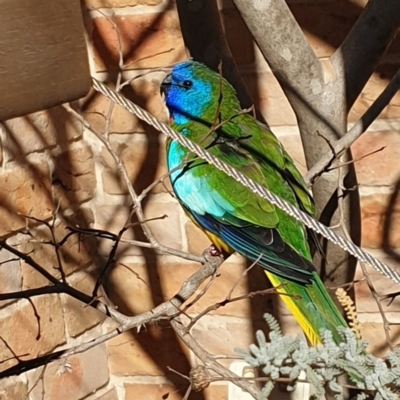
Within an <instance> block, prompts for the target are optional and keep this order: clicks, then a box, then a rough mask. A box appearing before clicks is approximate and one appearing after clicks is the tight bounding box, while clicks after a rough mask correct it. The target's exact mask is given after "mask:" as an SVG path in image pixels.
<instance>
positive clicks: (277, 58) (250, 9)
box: [233, 0, 324, 101]
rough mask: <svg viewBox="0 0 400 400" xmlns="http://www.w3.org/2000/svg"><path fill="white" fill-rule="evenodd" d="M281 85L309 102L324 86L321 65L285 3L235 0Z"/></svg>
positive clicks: (280, 0) (281, 1)
mask: <svg viewBox="0 0 400 400" xmlns="http://www.w3.org/2000/svg"><path fill="white" fill-rule="evenodd" d="M233 2H234V3H235V5H236V7H237V8H238V10H239V12H240V15H241V16H242V18H243V20H244V21H245V23H246V25H247V26H248V28H249V29H250V31H251V33H252V35H253V37H254V39H255V41H256V42H257V44H258V46H259V47H260V50H261V52H262V53H263V55H264V57H265V58H266V60H268V64H269V65H270V67H271V69H272V71H273V72H274V74H275V76H276V77H277V79H278V80H279V82H280V83H281V84H282V85H284V86H285V88H286V89H288V90H290V91H292V92H294V93H296V95H297V96H298V97H301V98H303V99H305V100H308V101H309V100H310V99H311V98H314V97H315V93H316V89H317V88H320V89H322V86H323V84H324V79H323V71H322V67H321V64H320V62H319V60H318V58H317V57H316V55H315V54H314V52H313V50H312V49H311V47H310V45H309V44H308V42H307V40H306V38H305V36H304V35H303V32H302V31H301V29H300V27H299V25H298V23H297V21H296V20H295V18H294V16H293V14H292V13H291V11H290V10H289V7H288V6H287V4H286V2H285V1H284V0H274V1H257V2H249V1H247V0H233Z"/></svg>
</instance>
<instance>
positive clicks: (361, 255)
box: [93, 78, 400, 284]
mask: <svg viewBox="0 0 400 400" xmlns="http://www.w3.org/2000/svg"><path fill="white" fill-rule="evenodd" d="M93 87H94V88H95V89H96V90H97V91H98V92H100V93H102V94H103V95H104V96H106V97H108V98H109V99H111V100H112V101H114V102H115V103H117V104H119V105H120V106H121V107H123V108H125V109H126V110H128V111H129V112H130V113H132V114H134V115H136V116H137V117H138V118H139V119H141V120H142V121H145V122H146V123H147V124H149V125H151V126H153V127H154V128H156V129H157V130H158V131H160V132H162V133H164V134H165V135H167V136H169V137H170V138H171V139H173V140H176V141H177V142H178V143H179V144H181V145H182V146H184V147H186V148H187V149H189V150H190V151H191V152H193V153H195V154H196V155H197V156H199V157H200V158H202V159H203V160H206V161H207V162H208V163H209V164H212V165H213V166H214V167H216V168H218V169H219V170H221V171H223V172H225V173H226V174H227V175H229V176H231V177H232V178H234V179H235V180H236V181H238V182H240V183H241V184H242V185H243V186H245V187H247V188H249V189H250V190H251V191H252V192H253V193H255V194H257V195H258V196H260V197H261V198H263V199H265V200H268V201H269V202H270V203H272V204H273V205H275V206H277V207H279V208H280V209H281V210H283V211H284V212H285V213H286V214H288V215H290V216H291V217H293V218H294V219H296V220H297V221H299V222H301V223H303V224H304V225H305V226H307V227H308V228H310V229H312V230H313V231H315V232H317V233H319V234H320V235H322V236H323V237H324V238H326V239H328V240H329V241H331V242H332V243H334V244H336V245H337V246H339V247H341V248H342V249H343V250H345V251H347V252H348V253H350V254H351V255H353V256H354V257H356V258H357V259H358V260H359V261H361V262H364V263H367V264H369V265H370V266H371V267H372V268H374V269H376V270H377V271H379V272H380V273H381V274H382V275H384V276H386V277H387V278H389V279H391V280H392V281H393V282H396V283H397V284H400V274H399V273H398V272H397V271H394V270H393V269H391V268H390V267H388V266H387V265H386V264H384V263H383V262H382V261H380V260H378V259H377V258H375V257H373V256H371V254H368V253H367V252H365V251H364V250H362V249H360V248H359V247H358V246H356V245H355V244H354V243H352V242H351V241H349V240H347V239H345V238H344V237H342V236H339V235H337V234H336V233H335V232H333V231H332V230H331V229H330V228H328V227H326V226H325V225H323V224H321V223H320V222H318V221H317V220H315V219H314V218H312V217H310V216H309V215H308V214H306V213H305V212H303V211H301V210H299V209H297V208H296V207H294V206H292V205H291V204H289V203H287V202H286V201H285V200H282V199H281V198H280V197H278V196H276V195H275V194H273V193H271V192H270V191H269V190H268V189H266V188H265V187H263V186H261V185H259V184H258V183H256V182H254V181H252V180H251V179H249V178H248V177H247V176H245V175H243V174H242V173H240V172H239V171H237V170H235V169H234V168H232V167H231V166H229V165H228V164H226V163H225V162H223V161H221V160H220V159H218V158H216V157H214V156H213V155H211V154H210V153H208V152H207V151H206V150H204V149H203V148H202V147H200V146H199V145H197V144H196V143H194V142H192V141H191V140H189V139H187V138H186V137H184V136H182V135H180V134H178V133H177V132H175V131H174V130H173V129H171V128H170V127H169V126H168V125H165V124H164V123H162V122H160V121H158V120H157V119H156V118H154V117H153V116H152V115H151V114H149V113H148V112H147V111H145V110H143V109H142V108H140V107H139V106H137V105H136V104H134V103H132V102H131V101H130V100H128V99H126V98H125V97H123V96H121V95H120V94H118V93H116V92H114V91H113V90H111V89H109V88H108V87H107V86H106V85H104V84H103V83H102V82H99V81H98V80H96V79H94V78H93Z"/></svg>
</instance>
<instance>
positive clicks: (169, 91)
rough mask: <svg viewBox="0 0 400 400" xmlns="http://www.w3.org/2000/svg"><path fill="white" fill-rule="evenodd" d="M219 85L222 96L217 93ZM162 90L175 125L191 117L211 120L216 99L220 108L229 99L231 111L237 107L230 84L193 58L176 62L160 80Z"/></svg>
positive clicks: (215, 110) (215, 107)
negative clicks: (169, 71)
mask: <svg viewBox="0 0 400 400" xmlns="http://www.w3.org/2000/svg"><path fill="white" fill-rule="evenodd" d="M221 89H222V93H223V96H220V94H221V93H220V92H221ZM161 91H162V92H163V93H164V94H165V104H166V105H167V107H168V110H169V112H170V116H171V118H172V119H173V121H174V123H175V124H177V125H185V124H187V123H188V122H189V121H190V120H203V121H205V122H209V123H212V122H213V121H214V118H215V113H216V112H217V108H218V103H219V102H221V104H220V106H221V107H220V108H221V109H223V107H222V106H223V105H224V104H227V103H228V101H229V104H230V105H231V107H230V108H231V111H232V112H237V111H238V110H239V108H240V106H239V103H238V101H237V99H236V94H235V91H234V89H233V88H232V86H230V85H229V83H228V82H227V81H226V80H225V79H224V78H222V77H221V76H220V75H219V74H218V73H216V72H214V71H212V70H211V69H209V68H208V67H206V66H205V65H203V64H201V63H198V62H195V61H185V62H182V63H179V64H177V65H176V66H175V67H174V68H173V69H172V71H171V73H170V74H169V75H167V76H166V78H165V79H164V80H163V82H162V84H161ZM232 106H233V107H232Z"/></svg>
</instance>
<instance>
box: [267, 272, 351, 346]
mask: <svg viewBox="0 0 400 400" xmlns="http://www.w3.org/2000/svg"><path fill="white" fill-rule="evenodd" d="M265 273H266V274H267V276H268V278H269V280H270V281H271V283H272V285H273V286H274V287H278V286H280V288H279V289H278V291H279V293H284V294H285V295H283V296H281V299H282V300H283V302H284V303H285V304H286V306H287V307H288V308H289V310H290V312H291V313H292V314H293V316H294V317H295V318H296V320H297V322H298V323H299V325H300V326H301V328H302V329H303V331H304V333H305V334H306V336H307V338H308V340H309V341H310V343H311V345H312V346H315V345H316V344H318V343H321V335H320V330H321V329H326V330H329V331H331V332H332V336H333V339H334V340H335V342H336V343H339V342H341V341H342V339H341V337H340V335H339V333H338V330H337V328H338V327H339V326H341V327H347V326H348V325H347V323H346V321H345V320H344V318H343V317H342V315H341V314H340V312H339V310H338V308H337V307H336V305H335V303H334V302H333V300H332V298H331V297H330V295H329V293H328V292H327V290H326V288H325V286H324V284H323V283H322V281H321V279H320V277H319V276H318V274H317V273H316V272H314V273H313V279H312V281H311V283H310V284H306V285H301V284H298V283H294V282H289V281H287V280H285V279H283V278H280V277H278V276H276V275H273V274H271V273H270V272H267V271H265Z"/></svg>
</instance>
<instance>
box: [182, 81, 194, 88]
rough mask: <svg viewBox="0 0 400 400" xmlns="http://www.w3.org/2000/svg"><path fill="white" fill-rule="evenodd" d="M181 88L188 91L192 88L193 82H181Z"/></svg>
mask: <svg viewBox="0 0 400 400" xmlns="http://www.w3.org/2000/svg"><path fill="white" fill-rule="evenodd" d="M182 86H183V87H184V88H186V89H190V88H191V87H192V86H193V82H192V81H183V82H182Z"/></svg>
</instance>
